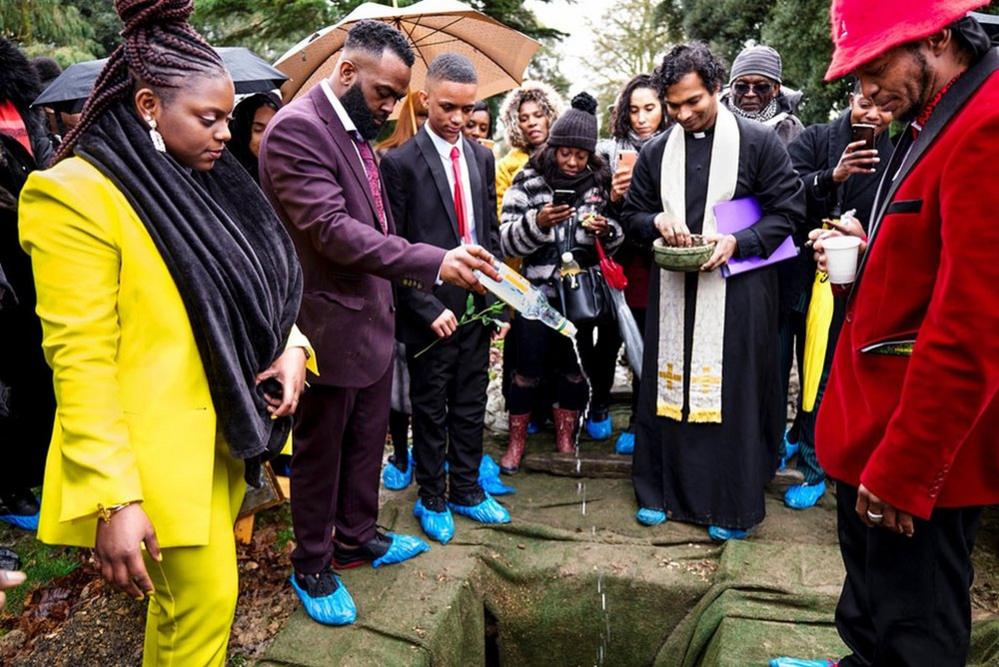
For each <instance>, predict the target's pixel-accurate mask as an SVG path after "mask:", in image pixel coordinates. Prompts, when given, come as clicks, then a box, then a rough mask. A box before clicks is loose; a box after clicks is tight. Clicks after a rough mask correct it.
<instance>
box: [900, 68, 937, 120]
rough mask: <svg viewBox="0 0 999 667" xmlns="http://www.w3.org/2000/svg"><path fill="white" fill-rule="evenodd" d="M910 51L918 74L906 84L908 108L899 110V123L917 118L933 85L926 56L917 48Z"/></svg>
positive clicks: (927, 99) (928, 100) (928, 99)
mask: <svg viewBox="0 0 999 667" xmlns="http://www.w3.org/2000/svg"><path fill="white" fill-rule="evenodd" d="M911 53H912V55H913V57H914V59H915V61H916V65H917V67H916V69H917V71H918V72H919V76H918V79H917V80H915V81H912V80H910V81H909V82H908V85H907V86H906V92H907V94H908V96H909V100H910V102H911V103H910V105H909V108H908V109H906V110H905V111H901V112H899V114H898V120H899V121H900V122H901V123H911V122H912V121H914V120H916V119H917V118H919V114H921V113H922V112H923V108H924V107H925V106H926V105H927V104H929V103H930V91H931V89H932V86H933V75H932V73H931V72H930V68H929V63H927V62H926V56H925V55H923V52H922V51H919V50H912V51H911Z"/></svg>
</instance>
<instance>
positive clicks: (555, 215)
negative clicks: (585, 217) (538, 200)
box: [536, 202, 576, 231]
mask: <svg viewBox="0 0 999 667" xmlns="http://www.w3.org/2000/svg"><path fill="white" fill-rule="evenodd" d="M575 212H576V209H574V208H573V207H571V206H569V205H568V204H559V205H558V206H553V205H552V204H551V202H549V203H547V204H545V205H544V206H542V207H541V208H540V209H539V210H538V216H537V218H536V220H537V223H538V227H540V228H541V229H543V230H545V231H548V230H549V229H551V228H552V227H554V226H555V225H557V224H559V223H560V222H565V221H566V220H568V219H569V218H570V217H571V216H572V214H573V213H575Z"/></svg>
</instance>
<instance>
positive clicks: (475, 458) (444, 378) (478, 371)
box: [406, 323, 491, 504]
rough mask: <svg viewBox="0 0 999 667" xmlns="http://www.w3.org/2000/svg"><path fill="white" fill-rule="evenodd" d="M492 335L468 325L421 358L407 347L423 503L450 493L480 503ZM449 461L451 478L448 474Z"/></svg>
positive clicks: (415, 454) (458, 499)
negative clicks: (490, 340) (481, 464)
mask: <svg viewBox="0 0 999 667" xmlns="http://www.w3.org/2000/svg"><path fill="white" fill-rule="evenodd" d="M490 332H491V329H489V328H487V327H485V326H482V325H481V324H478V323H475V324H469V325H466V326H463V327H459V328H458V329H457V330H456V331H455V332H454V333H453V334H452V335H451V337H450V338H448V339H446V340H442V341H440V342H439V343H437V344H436V345H434V346H433V347H432V348H430V349H429V350H427V351H426V352H424V353H423V354H422V355H420V356H419V357H416V356H415V355H416V353H417V352H418V351H419V348H418V347H417V346H415V345H409V346H407V348H406V356H407V361H408V363H409V399H410V403H412V405H413V458H414V460H415V461H416V471H415V472H416V481H417V483H418V484H419V486H420V497H422V498H434V497H437V498H442V497H444V495H445V492H448V491H449V495H450V498H451V500H452V501H455V502H459V503H462V504H468V502H473V503H476V502H481V498H482V495H481V493H482V492H481V489H480V488H479V482H478V478H479V463H480V462H481V460H482V430H483V426H484V420H485V414H486V387H487V385H488V384H489V336H490ZM445 460H446V461H447V463H448V476H447V477H448V478H449V479H446V478H445V475H444V461H445ZM448 482H450V490H449V489H448Z"/></svg>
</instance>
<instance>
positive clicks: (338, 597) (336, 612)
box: [291, 573, 357, 625]
mask: <svg viewBox="0 0 999 667" xmlns="http://www.w3.org/2000/svg"><path fill="white" fill-rule="evenodd" d="M336 583H337V584H338V587H337V589H336V590H335V591H333V592H332V593H330V594H329V595H326V596H324V597H321V598H314V597H312V596H311V595H309V594H308V593H306V592H305V591H303V590H302V589H301V588H300V587H299V585H298V582H297V581H295V575H294V573H292V575H291V587H292V588H294V589H295V592H296V593H298V599H299V600H301V601H302V606H303V607H305V613H306V614H308V615H309V618H311V619H312V620H313V621H315V622H317V623H322V624H323V625H350V624H351V623H353V622H354V621H355V620H357V606H356V605H355V604H354V598H352V597H350V591H348V590H347V587H346V586H344V585H343V582H342V581H340V577H337V578H336Z"/></svg>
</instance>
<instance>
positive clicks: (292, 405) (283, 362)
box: [257, 347, 305, 419]
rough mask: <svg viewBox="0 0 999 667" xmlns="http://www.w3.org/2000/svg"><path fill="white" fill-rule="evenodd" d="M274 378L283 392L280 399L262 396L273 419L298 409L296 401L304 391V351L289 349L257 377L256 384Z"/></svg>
mask: <svg viewBox="0 0 999 667" xmlns="http://www.w3.org/2000/svg"><path fill="white" fill-rule="evenodd" d="M268 378H275V379H276V380H277V381H278V382H280V383H281V388H282V389H283V390H284V391H283V394H282V396H281V398H280V399H279V398H277V397H274V396H269V395H267V394H264V400H265V401H267V411H268V412H270V413H271V416H272V417H274V418H275V419H276V418H278V417H284V416H286V415H290V414H291V413H293V412H294V411H295V409H296V408H297V407H298V399H299V397H301V395H302V391H303V390H304V389H305V350H304V349H303V348H301V347H289V348H288V349H287V350H285V351H284V352H283V353H282V354H281V356H280V357H278V358H277V359H276V360H275V361H274V363H273V364H271V365H270V368H268V369H267V370H266V371H264V372H263V373H261V374H260V375H258V376H257V384H260V383H261V382H263V381H264V380H266V379H268Z"/></svg>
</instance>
